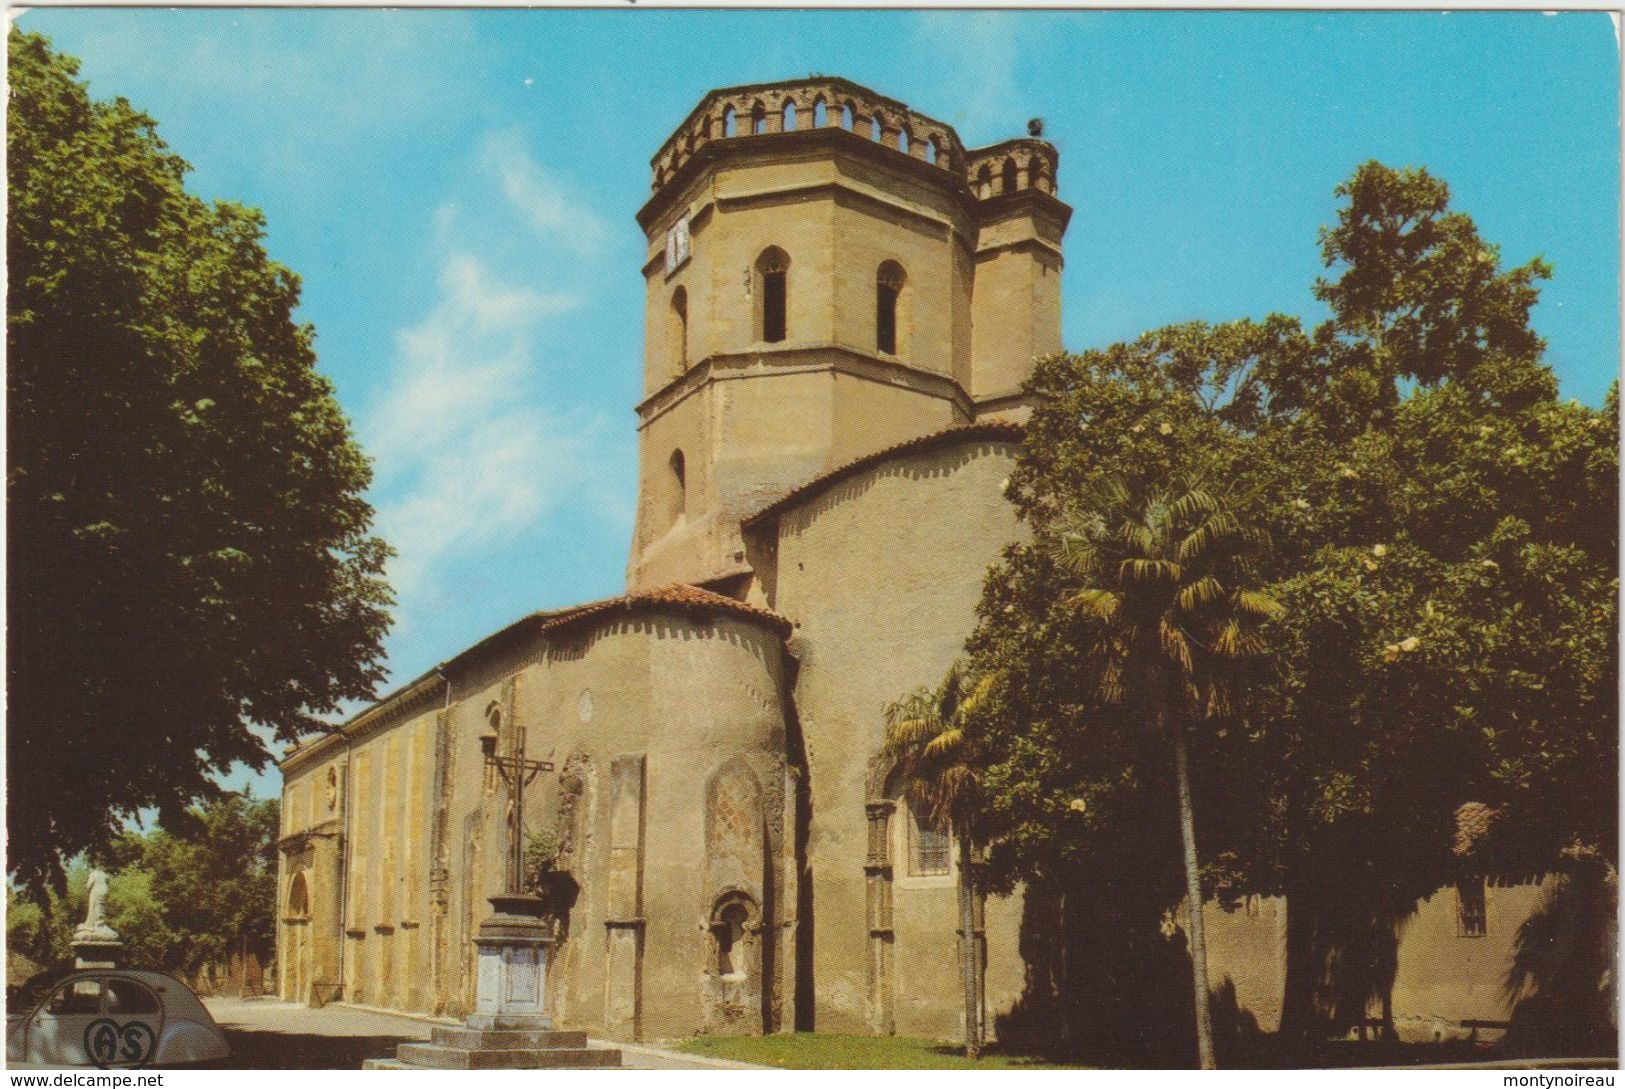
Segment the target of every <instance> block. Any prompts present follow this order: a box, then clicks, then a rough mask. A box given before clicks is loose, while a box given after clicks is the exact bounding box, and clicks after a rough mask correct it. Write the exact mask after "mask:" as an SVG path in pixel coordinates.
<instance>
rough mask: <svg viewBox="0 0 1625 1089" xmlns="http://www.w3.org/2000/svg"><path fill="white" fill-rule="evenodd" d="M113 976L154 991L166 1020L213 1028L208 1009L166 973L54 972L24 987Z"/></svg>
mask: <svg viewBox="0 0 1625 1089" xmlns="http://www.w3.org/2000/svg"><path fill="white" fill-rule="evenodd" d="M113 976H118V977H122V978H124V979H133V980H135V981H136V982H138V983H144V984H146V985H147V986H148V987H151V988H152V989H153V990H154V991H157V992H158V994H159V996H160V998H159V1001H161V1002H162V1003H163V1006H164V1014H165V1016H168V1017H184V1018H186V1019H187V1020H190V1021H201V1022H203V1023H204V1024H209V1025H212V1024H214V1018H213V1017H211V1016H209V1011H208V1009H207V1008H206V1007H205V1006H204V1005H203V1003H202V1002H200V1001H199V1000H198V997H197V995H196V994H195V993H194V992H193V991H192V988H190V987H188V986H187V985H186V984H185V983H184V982H182V981H181V980H180V979H178V978H176V977H175V976H172V975H170V974H169V973H168V972H154V971H151V970H150V969H145V968H53V969H51V970H50V971H47V972H41V973H40V974H39V975H37V976H35V977H34V978H33V979H30V980H29V981H28V982H27V983H26V984H24V987H25V989H27V990H33V989H35V988H39V989H42V990H54V989H56V988H57V987H59V986H61V985H62V984H64V983H67V982H70V981H72V980H76V979H107V978H110V977H113ZM40 997H41V998H43V997H44V995H41V996H40Z"/></svg>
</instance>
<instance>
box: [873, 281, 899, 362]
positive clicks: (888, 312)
mask: <svg viewBox="0 0 1625 1089" xmlns="http://www.w3.org/2000/svg"><path fill="white" fill-rule="evenodd" d="M906 281H907V276H906V274H905V273H904V272H903V266H902V265H899V264H898V263H897V262H896V261H886V262H883V263H882V264H881V266H880V268H879V269H878V270H877V271H876V273H875V348H876V349H877V350H879V351H882V352H885V353H887V354H888V355H896V354H897V301H898V299H900V298H901V297H902V294H903V284H904V283H905V282H906Z"/></svg>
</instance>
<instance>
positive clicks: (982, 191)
mask: <svg viewBox="0 0 1625 1089" xmlns="http://www.w3.org/2000/svg"><path fill="white" fill-rule="evenodd" d="M976 195H977V196H979V197H981V198H982V199H983V200H986V199H987V198H988V197H991V196H992V195H993V168H992V167H990V166H988V165H987V164H986V163H983V164H982V169H981V170H978V171H977V172H976Z"/></svg>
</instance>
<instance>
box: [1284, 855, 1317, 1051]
mask: <svg viewBox="0 0 1625 1089" xmlns="http://www.w3.org/2000/svg"><path fill="white" fill-rule="evenodd" d="M1312 895H1313V894H1312V893H1311V892H1310V889H1309V886H1308V884H1307V883H1304V882H1295V883H1289V884H1288V885H1287V888H1286V983H1285V986H1284V987H1283V993H1282V995H1281V1025H1280V1030H1279V1031H1280V1035H1281V1037H1282V1038H1283V1039H1286V1040H1289V1041H1292V1042H1294V1043H1302V1042H1304V1041H1307V1040H1309V1039H1311V1038H1313V1037H1314V1036H1315V1035H1316V1030H1317V1029H1318V1028H1319V1023H1320V1017H1319V1012H1318V1011H1317V1009H1316V1007H1315V992H1316V988H1317V986H1318V981H1319V970H1318V967H1317V965H1316V959H1315V958H1316V951H1315V920H1316V911H1315V907H1314V905H1313V904H1312V903H1311V897H1312Z"/></svg>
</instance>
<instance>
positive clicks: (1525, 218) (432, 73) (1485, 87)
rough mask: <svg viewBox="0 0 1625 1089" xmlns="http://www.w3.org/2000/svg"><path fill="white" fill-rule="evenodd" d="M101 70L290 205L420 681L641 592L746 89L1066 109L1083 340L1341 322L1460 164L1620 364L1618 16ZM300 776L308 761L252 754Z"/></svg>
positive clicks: (92, 38)
mask: <svg viewBox="0 0 1625 1089" xmlns="http://www.w3.org/2000/svg"><path fill="white" fill-rule="evenodd" d="M20 25H21V26H22V27H23V28H24V29H29V30H35V31H39V32H42V33H44V34H46V35H48V36H49V37H51V38H52V39H53V41H54V43H55V45H56V47H57V48H58V49H60V50H62V51H65V52H68V53H70V54H73V55H74V56H77V57H79V58H80V59H81V60H82V62H83V67H82V70H81V76H82V77H83V78H86V79H88V80H89V81H90V86H91V91H92V93H93V94H94V95H96V96H98V97H103V98H106V97H111V96H114V95H122V96H124V97H126V98H128V99H130V101H132V102H133V103H135V104H136V105H137V106H139V107H140V108H142V109H144V110H146V111H147V112H148V113H150V114H151V115H152V116H153V117H154V118H155V119H157V121H158V122H159V132H160V134H161V135H162V136H163V137H164V139H165V140H167V141H168V142H169V144H170V145H171V147H172V148H173V149H174V150H175V151H177V152H178V153H179V154H181V155H182V156H184V157H185V158H186V159H187V160H188V161H189V162H191V163H192V164H193V167H194V173H193V174H192V177H191V187H192V189H193V190H194V191H195V192H197V193H199V194H201V195H203V196H206V197H211V198H222V199H230V200H236V201H241V202H243V203H246V204H250V205H255V206H258V207H260V208H262V209H264V211H265V214H266V217H267V219H268V221H269V240H268V245H269V249H270V251H271V254H272V256H273V257H274V258H275V259H277V260H279V261H281V262H283V263H284V264H286V265H288V266H289V267H290V268H292V269H294V270H295V271H296V272H298V273H299V275H300V276H301V277H302V278H303V282H304V303H303V307H302V310H301V316H302V317H303V318H304V319H305V320H307V321H310V322H312V323H313V324H314V325H315V327H316V329H317V333H318V349H319V352H320V356H321V366H322V369H323V370H324V372H325V373H326V374H328V375H329V376H330V377H331V378H332V380H333V382H334V384H335V386H336V387H337V390H338V396H339V399H340V401H341V402H342V404H343V405H344V407H345V409H346V411H347V412H348V413H349V415H350V418H351V420H352V421H353V423H354V425H355V428H356V431H357V433H358V434H359V436H360V438H361V440H362V442H363V444H364V445H365V446H366V448H367V450H368V451H369V453H371V455H372V456H373V458H374V459H375V462H376V482H375V485H374V488H373V492H372V500H373V502H374V504H375V506H376V507H377V508H378V514H379V517H378V526H379V529H380V531H381V532H382V533H383V534H384V535H385V536H386V537H387V538H388V539H389V540H390V541H391V542H392V543H393V544H394V545H395V546H396V548H397V549H398V550H399V552H400V556H399V557H398V559H397V560H396V562H395V564H394V566H393V568H392V570H391V576H392V578H393V580H394V582H395V585H396V589H397V594H398V596H399V599H400V601H399V606H398V608H397V617H396V627H395V630H394V632H393V633H392V635H391V637H390V639H389V642H388V647H389V651H390V666H391V668H392V670H393V673H394V679H395V680H396V681H397V682H400V681H404V680H408V679H410V678H411V677H413V676H416V675H417V674H418V673H420V672H422V671H423V670H425V669H427V668H428V667H430V666H432V665H433V664H435V663H436V662H438V661H440V660H442V659H444V658H447V657H449V656H451V655H452V654H454V653H456V652H457V651H458V650H459V649H460V648H462V647H464V646H466V645H468V644H469V643H471V642H473V641H475V640H476V639H478V638H480V637H481V636H483V635H485V634H487V633H489V632H491V631H493V630H495V629H496V628H499V627H501V626H502V625H504V624H506V623H507V622H509V621H510V620H513V619H515V618H516V617H518V616H520V615H523V614H524V613H526V612H530V611H532V610H535V609H543V608H550V607H557V606H562V605H567V604H570V603H573V602H578V601H583V600H589V599H592V598H597V597H603V596H607V595H611V594H615V593H618V592H620V590H621V587H622V579H623V570H624V565H625V561H626V548H627V542H628V540H629V538H630V534H631V527H632V512H633V506H634V502H635V491H634V480H635V463H636V433H635V430H634V423H635V418H634V416H633V413H632V405H633V404H634V403H635V401H636V400H637V399H638V396H639V392H640V389H639V387H640V373H641V372H640V367H641V362H640V361H641V353H642V343H641V342H642V324H641V306H642V302H641V297H640V296H641V291H642V283H641V278H640V276H639V274H638V268H639V265H640V264H641V257H642V252H643V243H642V239H641V236H640V233H639V231H638V228H637V226H636V224H635V222H634V220H633V215H634V213H635V212H636V211H637V209H638V207H639V206H640V205H641V204H642V203H643V201H644V200H645V199H647V196H648V192H649V190H648V185H649V168H648V160H649V157H650V156H651V155H652V154H653V153H654V151H655V150H656V149H657V148H658V147H659V146H660V144H661V143H662V141H663V140H664V139H665V138H666V136H667V135H668V134H669V133H670V131H671V130H672V129H673V128H674V127H675V126H676V125H677V124H678V123H679V122H680V121H681V120H682V119H683V118H684V117H685V116H686V115H687V113H688V111H689V110H690V108H692V106H693V105H694V104H695V103H696V102H697V101H698V99H699V98H700V96H701V95H703V94H704V93H705V91H706V90H708V89H709V88H712V87H721V86H728V85H733V84H741V83H756V82H764V81H768V80H774V79H782V78H791V77H797V76H805V75H807V74H809V73H814V72H817V73H825V74H837V75H844V76H847V77H848V78H851V79H854V80H857V81H858V82H860V83H864V84H866V85H869V86H871V87H873V88H875V89H876V90H877V91H880V92H882V93H884V94H888V95H890V96H892V97H895V98H899V99H902V100H903V101H905V102H908V103H909V104H910V105H912V106H913V107H914V108H915V109H918V110H920V111H921V112H924V113H927V114H930V115H932V116H934V117H937V118H940V119H941V120H944V121H947V122H949V123H950V124H953V125H954V126H955V127H956V128H957V129H958V130H959V133H960V135H961V137H962V138H963V139H964V140H965V142H966V143H967V145H970V146H977V145H981V144H987V143H992V142H995V141H998V140H1001V139H1005V138H1008V137H1011V136H1016V135H1020V134H1022V133H1023V132H1024V131H1025V124H1026V121H1027V119H1028V118H1030V117H1035V116H1041V117H1043V118H1044V119H1045V121H1046V125H1047V128H1046V135H1047V136H1048V137H1049V138H1050V139H1051V140H1053V141H1054V142H1055V143H1056V145H1057V146H1058V147H1059V148H1060V152H1061V173H1060V185H1061V196H1062V197H1063V199H1065V200H1067V201H1068V202H1069V203H1071V204H1072V205H1073V206H1074V208H1075V209H1076V212H1075V214H1074V217H1073V220H1072V226H1071V230H1070V232H1069V234H1068V237H1067V242H1066V255H1067V268H1066V273H1065V279H1064V280H1063V293H1064V294H1063V300H1064V312H1065V318H1064V323H1063V333H1064V339H1065V343H1066V346H1067V347H1068V348H1069V349H1073V350H1078V349H1082V348H1085V347H1089V346H1093V345H1101V344H1105V343H1109V342H1111V341H1113V340H1118V339H1124V338H1129V337H1133V336H1135V335H1137V334H1138V333H1140V332H1142V331H1144V330H1145V329H1149V328H1154V327H1156V326H1159V325H1163V324H1167V323H1169V322H1174V321H1183V320H1187V319H1191V318H1203V319H1208V320H1215V321H1218V320H1226V319H1230V318H1236V317H1242V316H1248V315H1253V316H1259V315H1263V314H1265V313H1268V312H1270V311H1283V312H1286V313H1294V314H1299V315H1302V316H1304V317H1305V318H1306V319H1310V320H1312V319H1314V318H1315V317H1316V316H1317V314H1318V311H1317V309H1316V307H1315V303H1314V301H1313V299H1312V298H1311V295H1310V285H1311V283H1312V282H1313V279H1314V277H1315V276H1316V274H1317V273H1318V272H1319V262H1318V256H1317V254H1318V251H1317V249H1316V231H1317V229H1318V228H1319V227H1321V226H1322V225H1324V224H1327V223H1329V222H1331V220H1332V219H1333V216H1334V213H1335V207H1336V199H1335V197H1334V195H1333V188H1334V187H1335V186H1336V185H1337V183H1338V182H1340V181H1342V180H1343V179H1345V178H1347V177H1348V176H1349V175H1350V174H1351V173H1352V171H1353V169H1354V167H1355V166H1356V165H1358V164H1359V163H1361V162H1363V161H1365V160H1367V159H1373V158H1375V159H1380V160H1382V161H1383V162H1386V163H1388V164H1390V165H1396V166H1397V165H1424V166H1426V167H1427V168H1428V169H1430V170H1431V171H1433V172H1434V173H1435V174H1437V175H1439V176H1441V177H1443V178H1444V179H1446V180H1447V181H1448V182H1449V183H1450V186H1451V189H1452V194H1453V200H1454V204H1455V206H1456V207H1458V208H1460V209H1461V210H1463V211H1466V212H1468V213H1470V214H1471V215H1472V216H1473V217H1474V218H1475V219H1476V220H1477V222H1478V224H1479V227H1480V230H1481V231H1482V232H1483V234H1484V235H1485V237H1486V238H1488V239H1490V240H1491V241H1494V242H1497V243H1499V244H1500V245H1501V250H1502V257H1503V260H1504V261H1506V262H1508V263H1514V264H1516V263H1522V262H1524V261H1526V260H1528V259H1529V258H1531V257H1533V256H1535V255H1537V254H1539V255H1543V256H1545V257H1546V258H1547V259H1548V260H1549V261H1551V262H1552V264H1553V265H1554V266H1555V273H1556V275H1555V278H1554V279H1553V281H1552V282H1551V283H1550V284H1549V285H1547V287H1546V289H1545V292H1544V294H1543V298H1542V302H1541V304H1540V306H1539V308H1538V309H1537V311H1536V313H1535V323H1536V326H1537V328H1538V329H1539V330H1540V332H1541V333H1542V334H1543V335H1544V336H1545V337H1546V338H1547V339H1548V341H1549V344H1550V348H1549V351H1548V359H1549V361H1550V362H1551V363H1552V364H1553V366H1554V367H1555V368H1556V370H1557V372H1558V374H1559V376H1560V377H1561V379H1562V385H1563V392H1564V395H1565V396H1572V397H1578V398H1580V399H1581V400H1583V401H1587V402H1590V403H1599V402H1600V401H1601V398H1602V395H1603V392H1604V390H1605V389H1606V387H1607V384H1608V383H1609V382H1610V381H1611V380H1612V379H1613V377H1614V375H1615V374H1616V372H1617V369H1618V366H1619V358H1620V355H1619V317H1618V315H1619V304H1618V300H1619V279H1618V278H1619V185H1620V179H1619V143H1618V120H1619V101H1618V87H1619V55H1618V45H1617V41H1616V36H1615V31H1614V28H1613V26H1612V24H1611V23H1610V20H1609V18H1608V16H1607V15H1605V14H1601V13H1574V12H1571V13H1563V14H1558V15H1543V14H1540V13H1536V12H1503V13H1468V12H1452V13H1392V14H1382V13H1338V12H1316V11H1310V12H1247V13H1234V12H1207V13H1188V12H1037V11H1028V12H985V11H983V12H949V11H855V10H848V11H777V12H768V11H756V12H743V11H673V10H664V11H650V10H634V11H624V10H596V11H486V12H474V11H388V12H386V11H365V10H362V11H355V10H351V11H333V10H329V11H312V10H229V9H226V10H222V9H210V10H178V11H177V10H167V11H166V10H134V9H123V10H120V9H56V10H35V11H31V12H28V13H27V14H25V15H24V16H23V17H22V18H21V20H20ZM233 781H234V783H235V784H240V783H243V782H249V783H252V784H253V785H254V787H255V790H256V792H258V793H274V792H276V791H277V790H278V781H277V778H276V775H275V773H274V772H271V773H269V774H268V775H266V776H264V777H258V778H256V777H252V776H236V777H234V779H233Z"/></svg>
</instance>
